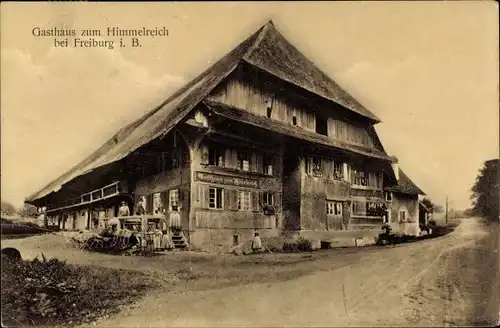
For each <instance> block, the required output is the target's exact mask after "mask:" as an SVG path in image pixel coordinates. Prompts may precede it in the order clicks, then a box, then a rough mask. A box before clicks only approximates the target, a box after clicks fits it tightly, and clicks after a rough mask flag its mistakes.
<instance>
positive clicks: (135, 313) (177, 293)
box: [2, 219, 500, 327]
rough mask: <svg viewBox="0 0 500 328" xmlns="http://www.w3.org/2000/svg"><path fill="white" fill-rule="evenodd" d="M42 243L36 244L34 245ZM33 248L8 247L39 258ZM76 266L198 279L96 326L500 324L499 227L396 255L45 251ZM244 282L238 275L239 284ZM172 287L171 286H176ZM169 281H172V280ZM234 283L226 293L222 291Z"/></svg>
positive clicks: (390, 251) (469, 224)
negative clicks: (145, 255) (122, 254)
mask: <svg viewBox="0 0 500 328" xmlns="http://www.w3.org/2000/svg"><path fill="white" fill-rule="evenodd" d="M33 240H36V239H33ZM29 243H30V241H29V240H27V241H22V240H19V241H6V242H3V241H2V247H5V246H8V245H10V246H17V247H19V248H20V249H21V251H22V252H23V254H29V255H34V254H35V253H36V251H37V250H38V251H39V250H40V249H39V248H36V249H33V248H32V247H31V248H30V247H29ZM43 248H44V252H45V253H46V254H48V255H49V256H57V257H60V258H61V257H62V258H66V259H68V260H69V261H70V262H73V263H79V264H95V265H103V266H110V267H119V268H130V267H133V268H134V269H138V270H144V271H149V272H153V271H154V272H156V273H158V272H165V275H170V273H171V272H173V271H172V270H173V269H174V268H175V269H176V270H178V269H179V268H182V270H184V271H188V272H191V271H192V272H197V274H198V277H193V278H194V279H193V280H188V281H186V280H184V281H178V282H176V286H174V287H175V288H173V286H171V284H170V285H168V287H167V286H166V287H165V288H160V289H158V290H157V291H154V292H152V293H150V294H149V295H148V296H147V297H146V298H144V299H143V300H141V301H139V302H138V303H136V304H134V305H133V306H131V307H129V308H125V309H123V310H122V311H121V313H120V314H119V315H117V316H115V317H114V318H108V319H103V320H100V321H99V322H97V323H96V325H97V326H100V327H168V326H191V327H192V326H197V327H200V326H212V327H215V326H226V327H227V326H231V327H233V326H439V327H443V326H461V325H494V324H496V323H497V322H498V312H499V290H500V288H499V286H498V278H500V277H499V276H498V272H500V267H499V263H498V253H497V251H495V250H497V249H498V226H489V227H485V226H484V224H482V223H481V222H480V221H479V220H476V219H468V220H463V222H462V223H461V224H460V225H459V226H458V228H457V229H456V230H455V231H454V232H453V233H451V234H449V235H446V236H444V237H440V238H436V239H429V240H424V241H421V242H417V243H412V244H406V245H398V246H397V247H395V248H392V247H388V248H382V249H378V248H376V249H365V250H362V249H359V250H358V249H354V250H345V251H341V250H332V251H325V252H316V253H313V254H312V255H303V254H274V255H273V254H266V255H262V256H246V257H245V256H243V257H235V256H222V255H220V256H215V255H211V256H210V255H196V256H195V255H190V254H189V253H187V254H173V255H172V256H168V257H165V258H159V259H152V258H137V257H117V256H107V255H102V254H89V253H81V254H80V255H78V254H76V253H75V251H74V250H71V249H65V250H56V248H55V247H54V248H51V249H48V248H47V247H46V244H44V245H43ZM238 277H241V278H238ZM170 282H171V281H170ZM170 282H169V283H170ZM225 286H229V287H225Z"/></svg>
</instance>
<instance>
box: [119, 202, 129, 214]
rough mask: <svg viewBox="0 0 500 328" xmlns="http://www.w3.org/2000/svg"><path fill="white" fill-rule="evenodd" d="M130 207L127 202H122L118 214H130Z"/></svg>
mask: <svg viewBox="0 0 500 328" xmlns="http://www.w3.org/2000/svg"><path fill="white" fill-rule="evenodd" d="M129 215H130V208H129V207H128V205H127V202H122V204H121V206H120V208H119V209H118V216H129Z"/></svg>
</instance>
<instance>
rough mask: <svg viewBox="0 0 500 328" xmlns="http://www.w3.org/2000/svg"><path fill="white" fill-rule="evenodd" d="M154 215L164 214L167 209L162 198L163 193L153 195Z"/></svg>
mask: <svg viewBox="0 0 500 328" xmlns="http://www.w3.org/2000/svg"><path fill="white" fill-rule="evenodd" d="M153 213H154V214H163V213H165V207H164V204H163V200H162V197H161V193H159V192H157V193H154V194H153Z"/></svg>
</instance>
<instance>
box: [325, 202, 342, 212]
mask: <svg viewBox="0 0 500 328" xmlns="http://www.w3.org/2000/svg"><path fill="white" fill-rule="evenodd" d="M326 214H327V215H335V216H342V202H336V201H326Z"/></svg>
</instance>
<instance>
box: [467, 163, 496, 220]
mask: <svg viewBox="0 0 500 328" xmlns="http://www.w3.org/2000/svg"><path fill="white" fill-rule="evenodd" d="M499 166H500V160H499V159H493V160H489V161H486V162H484V163H483V166H482V167H481V169H480V170H479V173H478V175H477V177H476V181H475V183H474V185H473V186H472V188H471V192H472V194H471V196H470V199H471V200H472V207H471V208H470V209H467V211H466V213H467V214H469V215H473V216H480V217H483V218H486V219H488V220H490V221H497V222H498V220H499V219H500V207H499V203H500V179H499V175H500V171H499Z"/></svg>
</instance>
